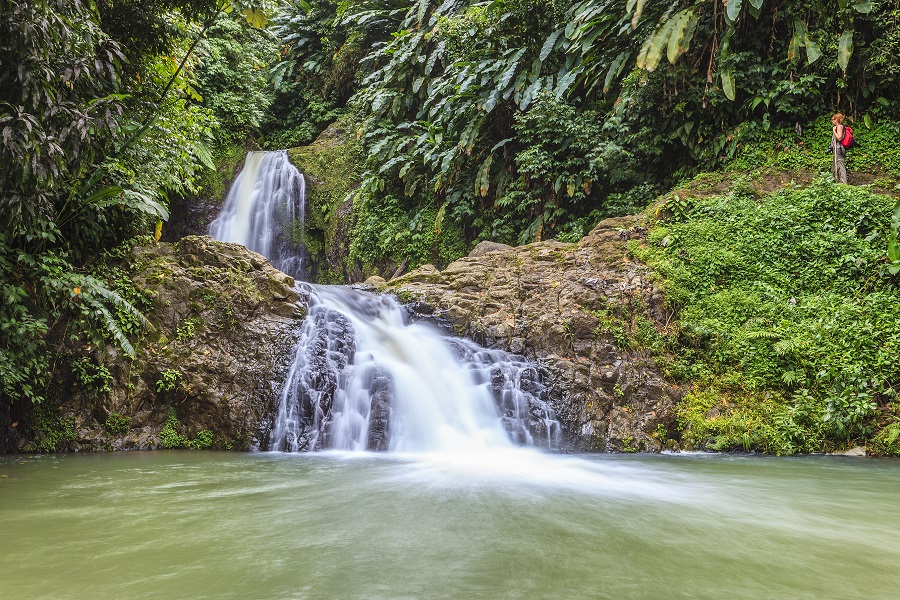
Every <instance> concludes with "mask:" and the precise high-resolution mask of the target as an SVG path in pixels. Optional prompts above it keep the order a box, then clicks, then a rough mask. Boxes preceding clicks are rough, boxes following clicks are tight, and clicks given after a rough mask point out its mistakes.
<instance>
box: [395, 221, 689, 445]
mask: <svg viewBox="0 0 900 600" xmlns="http://www.w3.org/2000/svg"><path fill="white" fill-rule="evenodd" d="M622 232H626V234H625V235H623V234H622ZM644 233H645V230H644V229H643V228H642V227H640V226H639V225H638V224H637V223H636V219H635V217H622V218H616V219H608V220H606V221H603V222H602V223H600V224H599V225H598V226H597V227H596V228H595V229H594V230H593V231H592V232H591V233H590V234H588V235H587V236H586V237H585V238H584V239H582V240H581V241H580V242H579V243H577V244H564V243H560V242H556V241H552V240H551V241H546V242H537V243H534V244H529V245H527V246H522V247H518V248H510V247H500V246H499V245H497V246H495V245H491V244H490V243H484V242H483V243H482V244H479V246H478V247H477V248H476V250H478V248H481V250H478V252H473V253H472V254H470V255H469V256H467V257H465V258H462V259H460V260H458V261H456V262H454V263H452V264H450V265H448V266H447V267H446V268H445V269H443V270H442V271H438V270H437V269H435V268H434V267H432V266H430V265H428V266H426V267H423V268H421V269H417V270H415V271H412V272H410V273H408V274H406V275H404V276H402V277H399V278H398V279H396V280H393V281H391V282H389V283H388V284H386V286H385V287H384V288H383V289H385V290H386V291H389V292H393V293H395V294H397V295H398V296H399V297H401V298H411V299H414V301H415V302H417V303H418V304H420V305H427V306H429V307H431V308H432V310H434V311H441V314H442V315H443V316H444V317H445V318H446V319H448V320H449V321H450V322H451V323H452V325H453V328H454V331H455V332H456V333H457V334H458V335H465V336H467V337H469V338H471V339H473V340H475V341H476V342H478V343H480V344H482V345H485V346H487V347H489V348H498V349H502V350H505V351H509V352H513V353H516V354H520V355H524V356H525V357H526V358H528V359H529V360H532V361H534V362H535V363H537V364H538V365H539V370H540V375H541V379H542V381H543V385H545V386H546V393H547V399H548V402H549V404H550V406H551V408H552V409H553V410H554V411H555V413H556V416H557V418H558V419H559V421H560V422H561V423H562V426H563V431H564V437H565V439H566V441H567V442H568V445H569V446H571V447H572V448H574V449H578V450H600V451H648V452H656V451H659V450H661V449H662V441H661V440H660V437H661V436H660V433H659V432H661V431H665V432H673V431H675V430H676V427H675V404H676V403H677V401H678V400H679V399H680V397H681V392H680V391H679V390H678V389H677V388H676V387H675V386H673V385H671V384H670V383H668V382H667V381H665V379H664V378H663V377H662V375H661V374H660V371H659V368H658V367H657V365H656V364H655V363H654V361H653V360H651V359H649V358H648V357H647V356H646V354H645V353H643V352H641V351H635V350H632V349H631V347H630V345H627V346H626V347H620V346H619V345H618V344H619V342H620V340H621V338H622V335H623V332H625V331H627V330H628V328H629V327H631V324H632V323H633V319H634V318H635V317H636V316H637V315H640V316H642V317H644V318H646V319H647V320H648V321H650V322H651V323H653V324H655V325H656V326H658V327H662V326H663V325H664V323H665V319H666V314H665V309H664V304H663V298H662V294H661V293H660V292H659V290H658V289H657V288H656V287H655V286H654V285H653V284H652V283H651V282H650V278H649V277H648V275H649V273H648V271H647V269H646V268H645V267H643V266H642V265H640V264H637V263H635V262H633V261H632V260H631V259H630V258H629V256H628V252H627V249H626V243H627V240H628V239H631V238H637V237H641V236H642V235H643V234H644ZM483 244H484V245H483Z"/></svg>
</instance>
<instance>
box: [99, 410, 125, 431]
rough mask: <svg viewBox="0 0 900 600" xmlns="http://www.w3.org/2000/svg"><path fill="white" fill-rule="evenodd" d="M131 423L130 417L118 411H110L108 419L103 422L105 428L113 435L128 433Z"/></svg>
mask: <svg viewBox="0 0 900 600" xmlns="http://www.w3.org/2000/svg"><path fill="white" fill-rule="evenodd" d="M130 424H131V419H129V418H128V417H126V416H125V415H122V414H119V413H117V412H111V413H109V416H107V417H106V421H105V422H104V423H103V428H104V429H105V430H106V431H108V432H109V433H111V434H112V435H124V434H126V433H128V430H129V429H130Z"/></svg>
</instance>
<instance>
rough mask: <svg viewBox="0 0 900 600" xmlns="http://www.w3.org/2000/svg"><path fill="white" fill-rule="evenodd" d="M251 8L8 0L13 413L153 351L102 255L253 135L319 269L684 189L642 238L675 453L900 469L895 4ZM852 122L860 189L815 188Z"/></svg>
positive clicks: (540, 231)
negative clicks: (685, 389)
mask: <svg viewBox="0 0 900 600" xmlns="http://www.w3.org/2000/svg"><path fill="white" fill-rule="evenodd" d="M257 4H259V5H257ZM257 4H250V3H240V2H232V1H229V0H153V1H151V2H140V3H139V2H135V1H133V0H98V1H87V2H83V1H76V0H38V1H36V2H22V1H19V0H4V1H3V2H2V3H0V8H2V13H0V82H2V83H3V85H2V86H0V136H2V139H3V144H2V146H0V183H2V190H0V192H2V196H0V208H2V214H3V216H4V219H3V220H2V222H0V297H2V299H3V302H2V304H0V399H2V400H0V401H2V402H4V403H12V404H18V405H30V404H31V403H38V402H40V401H41V400H42V399H43V398H44V397H45V395H46V393H47V386H48V382H49V381H50V378H51V376H52V374H53V372H54V370H59V369H67V370H69V371H70V372H71V373H72V375H73V376H74V380H75V381H77V382H78V384H79V385H80V386H82V387H83V388H84V389H85V390H92V391H93V392H92V393H96V394H102V393H104V389H105V388H106V387H107V386H108V385H109V381H110V378H111V376H110V372H109V370H108V369H107V368H106V367H105V366H104V364H103V354H102V353H101V352H100V349H102V348H104V347H118V348H119V349H120V350H121V351H122V352H124V353H126V354H129V355H131V354H133V344H135V343H136V342H137V340H138V339H139V335H140V333H141V329H142V328H143V327H145V326H146V323H145V319H144V318H143V316H142V315H141V309H142V308H143V307H144V306H145V305H146V303H147V302H148V299H147V298H144V297H142V296H141V295H140V294H137V293H136V292H135V290H134V289H133V287H131V286H130V284H129V282H128V281H127V278H126V277H124V276H123V275H122V271H120V270H118V269H117V268H116V267H114V266H111V265H112V264H113V263H114V261H115V260H118V259H121V257H122V256H124V251H123V250H122V248H123V247H124V246H126V245H127V244H128V243H130V242H129V241H130V240H133V239H135V236H143V237H142V238H140V239H143V240H144V241H147V240H148V239H151V238H150V236H152V235H153V234H154V233H155V234H156V236H157V238H158V236H159V233H160V228H161V227H162V226H163V222H164V221H165V220H166V219H167V218H168V213H169V205H170V201H171V200H174V199H178V200H179V201H181V202H190V201H191V199H192V198H194V197H196V196H198V195H205V196H206V197H210V196H213V197H222V196H224V193H225V189H226V185H227V183H228V181H229V179H230V177H231V175H232V173H233V168H234V166H235V165H236V164H239V163H240V162H241V160H242V157H243V155H244V153H245V151H246V150H247V149H248V148H253V147H256V145H257V144H258V145H259V146H262V147H266V148H284V147H292V148H293V150H292V152H291V156H292V158H293V159H294V160H295V162H298V163H299V164H300V166H301V167H302V168H304V170H306V171H308V173H309V174H310V175H311V177H310V178H309V179H310V189H311V190H312V192H314V193H313V195H312V199H311V210H310V212H309V228H308V232H307V241H308V242H309V246H310V247H309V249H310V251H311V252H312V253H313V255H314V261H315V264H316V265H317V275H318V276H319V277H320V280H322V281H329V282H340V281H345V280H347V279H348V278H360V277H364V276H365V275H368V274H371V273H376V272H378V273H381V274H389V273H390V272H393V270H394V269H396V268H397V266H398V265H403V266H408V267H415V266H417V265H420V264H423V263H426V262H435V263H437V264H446V263H448V262H450V261H452V260H454V259H456V258H458V257H459V256H461V255H463V254H465V253H466V252H467V251H468V250H469V249H470V248H471V247H472V246H473V245H474V244H475V243H477V242H478V241H480V240H484V239H489V240H493V241H497V242H506V243H511V244H516V243H527V242H531V241H535V240H541V239H548V238H551V237H553V238H556V239H558V240H561V241H576V240H578V239H579V238H580V237H581V236H583V235H584V234H585V233H587V232H588V231H589V230H590V229H591V228H592V227H593V226H594V225H595V224H596V223H597V222H598V221H599V220H601V219H603V218H605V217H609V216H616V215H623V214H628V213H634V212H639V211H641V210H644V209H645V207H646V206H647V205H648V204H649V203H651V202H652V201H653V200H654V199H658V198H659V197H660V196H662V198H663V200H662V202H664V206H665V208H664V210H662V211H661V212H660V213H659V214H658V215H657V216H658V217H659V220H658V221H656V220H654V227H653V229H652V231H651V233H650V238H649V243H648V245H647V246H645V247H635V248H633V251H634V253H635V254H636V255H637V256H638V257H639V258H641V259H642V260H645V261H647V262H648V263H649V264H651V265H652V266H653V267H654V268H655V269H656V270H657V272H658V273H659V276H660V281H661V284H662V285H663V286H664V287H665V289H666V291H667V294H668V298H669V303H670V309H671V310H672V313H673V321H672V323H673V326H672V329H671V330H666V331H664V332H663V333H661V334H659V335H655V334H652V332H649V333H648V335H646V336H644V337H643V338H642V340H641V343H642V344H644V345H647V346H650V347H652V349H653V350H654V351H656V352H658V353H660V354H665V355H671V356H676V357H677V359H676V360H675V361H673V362H671V363H670V364H668V369H669V374H670V376H672V377H674V378H676V379H678V380H680V381H683V382H685V383H686V384H691V385H692V386H693V387H692V388H691V389H693V391H692V392H691V393H690V394H689V395H688V396H687V398H686V400H685V402H684V404H683V406H682V413H681V422H682V425H683V427H684V429H685V441H686V442H687V443H688V444H692V445H696V446H709V447H715V448H753V449H760V450H765V451H770V452H779V453H791V452H796V451H815V450H822V449H829V448H832V447H836V446H839V445H843V444H847V443H852V442H854V441H857V440H866V439H872V438H874V439H875V442H874V444H875V445H876V446H875V447H877V448H878V449H879V451H881V452H886V453H897V452H900V425H898V424H897V423H898V422H897V417H896V414H895V410H896V409H895V408H893V407H894V404H893V402H894V400H893V398H894V387H895V385H896V381H897V380H898V373H897V372H896V368H895V367H894V365H893V363H895V362H896V360H895V357H896V352H897V340H895V339H894V338H895V337H896V336H895V333H894V331H895V330H896V326H897V322H896V319H895V318H894V316H893V315H896V314H898V313H897V308H898V307H897V306H896V303H895V301H894V300H893V295H894V294H895V285H896V282H895V275H896V274H897V273H898V272H900V245H898V243H897V239H896V238H897V233H898V229H900V220H898V219H897V218H896V217H895V218H894V223H893V228H892V227H891V222H892V216H893V214H894V213H893V207H894V204H893V202H894V201H893V200H892V199H890V198H888V197H887V196H885V195H880V194H883V193H886V192H887V193H893V192H894V190H895V188H896V185H897V178H898V177H900V152H898V150H897V148H896V140H897V139H898V136H900V103H898V102H897V101H896V98H897V97H898V95H900V1H898V0H847V1H845V0H837V1H827V2H826V1H819V2H812V3H809V2H805V3H802V2H799V1H797V0H788V1H787V2H781V3H776V2H774V1H772V0H726V1H725V2H718V1H712V0H709V1H701V0H677V1H676V2H645V1H643V0H583V1H581V2H576V3H571V2H562V1H560V0H549V1H548V0H544V1H539V0H486V1H476V0H440V1H437V0H435V1H430V0H378V1H376V0H293V1H287V2H280V3H274V2H272V3H267V2H263V3H257ZM835 111H842V112H844V113H846V114H847V115H848V117H849V119H850V122H851V123H852V125H853V127H854V128H855V130H856V133H857V138H858V139H859V141H860V145H859V147H858V148H856V149H854V150H853V151H852V152H851V153H850V155H849V156H848V168H849V170H850V171H851V182H852V183H856V184H865V185H868V186H869V189H850V188H844V187H835V186H833V185H832V184H830V183H829V182H827V181H826V180H825V179H822V176H821V173H823V172H827V170H828V169H829V166H830V160H831V159H830V157H829V156H828V155H827V154H826V153H825V150H826V147H827V145H828V140H829V136H830V133H829V126H830V125H829V117H830V114H831V113H833V112H835ZM335 123H337V125H334V124H335ZM329 126H331V127H330V129H329V131H330V132H331V133H329V134H327V135H326V136H323V138H325V139H320V140H319V141H315V140H316V138H317V137H318V136H319V135H320V134H321V133H322V132H323V131H325V130H326V128H327V127H329ZM298 146H303V148H297V147H298ZM700 173H704V174H703V175H698V174H700ZM735 173H741V174H743V179H741V178H740V177H737V176H735ZM776 181H777V183H774V182H776ZM783 181H787V182H788V183H789V184H790V182H791V181H793V184H794V186H791V185H788V186H787V187H784V186H782V185H781V182H783ZM684 182H689V183H684ZM810 184H811V185H810ZM775 188H781V189H779V190H778V191H777V192H774V193H772V194H771V195H767V193H768V192H771V191H772V190H773V189H775ZM672 189H675V190H678V191H676V192H674V193H673V192H670V190H672ZM714 189H718V190H719V191H718V192H715V191H714ZM728 190H730V191H728ZM723 191H724V195H722V193H720V192H723ZM350 201H352V206H351V205H350ZM886 251H887V252H886ZM892 357H893V359H892ZM177 375H178V372H177V371H173V372H172V373H168V375H165V374H164V378H163V379H161V380H160V381H159V382H158V386H159V387H160V390H161V391H163V390H165V389H168V386H173V385H175V382H176V381H177ZM723 399H724V404H723ZM42 414H43V413H42ZM41 418H42V419H43V421H41V422H46V423H45V424H50V425H52V423H51V421H52V418H51V416H50V413H47V414H44V415H43V417H41ZM111 418H112V417H111ZM50 425H47V426H48V428H49V427H50ZM58 425H59V424H58V423H57V424H56V425H54V427H55V428H56V429H57V430H59V429H60V427H59V426H58ZM107 427H108V428H110V430H111V431H112V430H120V429H121V428H122V427H123V422H122V421H121V419H118V418H117V419H112V420H110V421H109V422H108V423H107ZM62 429H65V428H64V427H63V428H62ZM66 435H68V434H66ZM186 443H187V442H185V441H183V440H177V439H173V440H172V444H173V445H185V444H186ZM192 443H194V442H192ZM195 444H196V445H203V444H205V441H198V442H196V443H195Z"/></svg>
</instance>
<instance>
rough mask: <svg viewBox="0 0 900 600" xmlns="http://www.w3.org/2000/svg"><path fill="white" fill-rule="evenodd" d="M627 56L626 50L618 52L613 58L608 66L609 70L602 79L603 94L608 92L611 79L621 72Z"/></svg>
mask: <svg viewBox="0 0 900 600" xmlns="http://www.w3.org/2000/svg"><path fill="white" fill-rule="evenodd" d="M629 56H630V54H629V53H628V52H620V53H619V55H618V56H616V58H615V59H613V62H612V64H611V65H610V66H609V71H607V73H606V79H605V80H604V81H603V93H604V94H605V93H607V92H609V88H610V86H611V85H612V81H613V79H615V78H616V77H618V76H619V75H620V74H621V73H622V69H623V68H624V67H625V62H626V61H627V60H628V57H629Z"/></svg>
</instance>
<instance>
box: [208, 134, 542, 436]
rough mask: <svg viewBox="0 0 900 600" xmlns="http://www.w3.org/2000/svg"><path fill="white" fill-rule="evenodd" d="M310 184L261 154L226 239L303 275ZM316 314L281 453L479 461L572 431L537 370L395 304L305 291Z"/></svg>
mask: <svg viewBox="0 0 900 600" xmlns="http://www.w3.org/2000/svg"><path fill="white" fill-rule="evenodd" d="M304 204H305V185H304V180H303V175H301V174H300V173H299V172H298V171H297V169H295V168H294V167H293V166H292V165H291V164H290V161H289V159H288V156H287V153H286V152H285V151H278V152H251V153H249V154H248V155H247V160H246V163H245V165H244V170H243V171H242V172H241V174H240V175H239V176H238V178H237V180H236V181H235V182H234V186H233V187H232V189H231V191H230V192H229V194H228V198H227V199H226V201H225V205H224V207H223V209H222V213H221V215H219V218H218V219H216V220H215V221H214V222H213V223H212V225H211V226H210V233H211V235H212V236H213V237H214V238H216V239H218V240H221V241H227V242H235V243H239V244H243V245H244V246H246V247H247V248H249V249H251V250H254V251H256V252H259V253H260V254H262V255H264V256H266V257H267V258H268V259H269V260H270V261H271V262H272V264H273V265H274V266H275V267H276V268H278V269H280V270H282V271H284V272H285V273H288V274H289V275H293V276H295V277H297V278H302V276H303V268H302V267H303V264H302V255H303V248H302V245H300V244H299V243H297V242H296V240H297V239H302V236H303V234H302V230H303V217H304V212H303V211H304V208H303V207H304ZM304 285H306V286H307V287H308V290H309V293H310V302H309V314H308V316H307V318H306V320H305V321H304V323H303V325H302V331H301V340H300V343H299V345H298V346H297V349H296V352H295V356H294V361H293V364H292V366H291V369H290V372H289V374H288V377H287V379H286V381H285V382H284V385H283V386H282V392H281V398H280V403H279V408H278V414H277V416H276V418H275V422H274V427H273V431H272V434H271V437H270V440H269V448H270V449H273V450H280V451H287V452H298V451H308V450H323V449H331V450H347V451H365V450H391V451H396V452H447V451H460V450H464V451H466V452H469V453H471V452H478V451H484V450H487V449H503V448H510V447H512V446H513V445H523V446H539V447H543V448H547V449H554V448H556V447H558V444H559V438H560V425H559V422H558V421H557V420H556V418H555V416H554V414H553V411H552V410H551V409H550V407H549V406H548V404H547V402H546V394H545V392H544V389H543V387H542V386H541V383H540V379H539V376H538V373H537V371H536V370H535V368H534V367H533V366H532V365H531V364H529V363H527V362H526V361H524V360H523V359H521V358H519V357H516V356H513V355H511V354H507V353H505V352H500V351H496V350H488V349H485V348H482V347H481V346H479V345H477V344H475V343H473V342H470V341H468V340H464V339H458V338H449V337H446V336H443V335H441V334H440V333H439V332H438V331H437V329H435V328H432V327H430V326H428V325H424V324H419V323H412V324H410V323H408V322H407V316H406V314H405V312H404V310H403V308H402V307H401V306H400V305H399V303H398V302H397V301H396V300H394V299H393V298H390V297H387V296H378V295H375V294H370V293H367V292H362V291H358V290H353V289H350V288H346V287H340V286H320V285H311V284H304Z"/></svg>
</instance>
